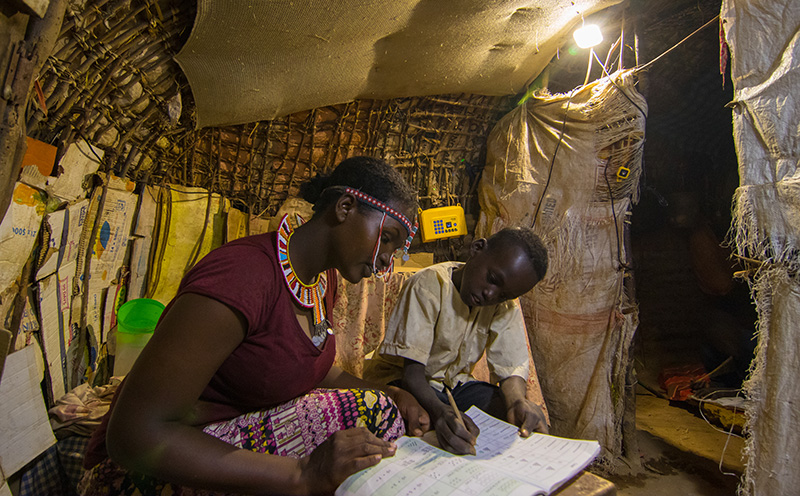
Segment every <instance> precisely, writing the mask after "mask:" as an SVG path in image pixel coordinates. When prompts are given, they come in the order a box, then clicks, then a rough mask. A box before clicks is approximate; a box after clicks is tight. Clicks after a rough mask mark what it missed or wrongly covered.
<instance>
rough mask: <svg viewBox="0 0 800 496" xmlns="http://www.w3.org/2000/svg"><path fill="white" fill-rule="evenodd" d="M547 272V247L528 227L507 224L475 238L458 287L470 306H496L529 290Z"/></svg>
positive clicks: (462, 297) (463, 298) (465, 301)
mask: <svg viewBox="0 0 800 496" xmlns="http://www.w3.org/2000/svg"><path fill="white" fill-rule="evenodd" d="M546 273H547V249H546V248H545V247H544V244H543V243H542V241H541V239H539V237H538V236H536V235H535V234H534V233H533V230H532V229H530V228H527V227H507V228H505V229H503V230H501V231H499V232H497V233H496V234H494V235H493V236H491V237H489V239H484V238H481V239H477V240H475V241H473V242H472V245H471V246H470V256H469V259H468V260H467V263H466V264H464V267H463V268H462V270H461V274H460V276H459V281H458V283H460V284H458V286H459V294H460V296H461V299H462V300H463V301H464V303H466V304H467V305H469V306H485V305H496V304H498V303H502V302H504V301H506V300H512V299H514V298H518V297H520V296H522V295H523V294H525V293H527V292H528V291H530V290H531V289H532V288H533V287H534V286H535V285H536V283H538V282H539V281H541V280H542V278H543V277H544V276H545V274H546Z"/></svg>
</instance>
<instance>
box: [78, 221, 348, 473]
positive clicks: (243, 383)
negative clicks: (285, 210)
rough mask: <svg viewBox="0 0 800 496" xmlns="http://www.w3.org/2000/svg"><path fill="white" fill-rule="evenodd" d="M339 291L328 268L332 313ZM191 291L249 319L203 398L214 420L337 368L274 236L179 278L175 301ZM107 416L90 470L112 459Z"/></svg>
mask: <svg viewBox="0 0 800 496" xmlns="http://www.w3.org/2000/svg"><path fill="white" fill-rule="evenodd" d="M336 286H337V282H336V272H335V271H334V270H330V271H328V291H327V293H326V295H325V306H326V312H327V314H328V315H330V312H331V309H332V308H333V301H334V298H335V292H336ZM186 293H195V294H201V295H204V296H208V297H210V298H214V299H216V300H218V301H221V302H222V303H225V304H226V305H228V306H230V307H232V308H234V309H236V310H238V311H239V312H241V314H242V315H243V316H244V317H245V319H246V320H247V322H248V329H247V331H246V336H245V339H244V341H243V342H242V344H240V345H239V346H238V347H237V348H236V349H235V350H234V351H233V353H232V354H231V355H230V356H229V357H228V358H227V359H226V360H225V361H224V362H223V363H222V365H221V366H220V368H219V369H218V370H217V372H216V373H215V374H214V376H213V377H212V379H211V381H210V382H209V384H208V386H206V388H205V390H204V391H203V393H202V395H201V396H200V400H202V401H206V402H209V403H210V404H211V405H210V410H211V412H212V414H213V418H211V419H209V421H220V420H228V419H231V418H234V417H237V416H238V415H241V414H243V413H247V412H251V411H256V410H262V409H266V408H269V407H273V406H276V405H279V404H281V403H284V402H286V401H289V400H291V399H293V398H296V397H298V396H301V395H303V394H305V393H307V392H308V391H310V390H311V389H313V388H314V387H315V386H316V385H317V384H319V382H320V381H321V380H322V379H323V378H324V377H325V375H326V374H327V373H328V371H329V370H330V368H331V366H332V365H333V361H334V358H335V356H336V340H335V339H332V338H331V339H327V340H326V341H325V343H324V344H323V347H322V349H321V350H320V349H318V348H317V347H316V346H314V345H313V344H312V343H311V340H310V339H309V338H308V336H306V334H305V333H304V332H303V329H302V328H301V327H300V324H299V322H298V321H297V317H296V316H295V313H294V303H293V302H294V300H293V298H292V295H291V294H290V293H289V290H288V288H287V287H286V283H285V281H284V279H283V273H282V271H281V268H280V264H279V262H278V256H277V249H276V233H274V232H271V233H266V234H259V235H255V236H249V237H246V238H240V239H237V240H235V241H232V242H230V243H227V244H225V245H224V246H222V247H220V248H217V249H216V250H214V251H212V252H211V253H209V254H208V255H206V256H205V257H204V258H203V259H202V260H201V261H200V262H198V264H197V265H195V266H194V267H193V268H192V269H191V270H190V271H189V272H188V273H187V274H186V275H185V276H184V278H183V280H182V281H181V285H180V287H179V289H178V294H177V296H180V295H182V294H186ZM177 296H176V298H177ZM173 301H174V300H173ZM171 305H172V303H170V304H169V305H167V308H166V310H165V311H164V314H166V313H167V312H168V311H169V309H170V307H171ZM155 332H158V329H156V331H155ZM164 380H169V379H168V378H164ZM119 389H120V390H121V389H122V387H120V388H119ZM117 394H119V391H118V392H117ZM115 399H116V397H115ZM113 408H114V404H113V403H112V405H111V409H113ZM207 411H208V409H206V408H204V412H207ZM109 415H110V411H109ZM109 415H106V417H105V418H104V419H103V422H102V424H101V425H100V427H99V428H98V429H97V431H95V433H94V435H93V439H92V442H91V443H90V446H89V453H88V454H87V459H86V462H85V466H87V467H92V466H93V465H94V464H96V463H98V462H99V461H102V460H103V459H104V458H105V457H106V453H105V429H106V425H107V423H108V417H109ZM95 438H96V439H95Z"/></svg>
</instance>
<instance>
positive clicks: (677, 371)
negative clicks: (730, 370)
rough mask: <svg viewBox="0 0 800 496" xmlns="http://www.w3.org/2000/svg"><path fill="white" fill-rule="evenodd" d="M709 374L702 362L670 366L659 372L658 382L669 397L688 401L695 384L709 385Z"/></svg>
mask: <svg viewBox="0 0 800 496" xmlns="http://www.w3.org/2000/svg"><path fill="white" fill-rule="evenodd" d="M708 382H709V380H708V374H707V373H706V369H705V367H703V366H702V365H700V364H690V365H681V366H677V367H668V368H665V369H663V370H662V371H661V373H660V374H658V384H659V386H661V388H662V389H663V390H664V391H666V393H667V397H668V398H669V399H671V400H675V401H686V400H687V399H688V398H689V396H691V395H692V390H693V386H694V385H695V384H696V385H697V386H698V387H699V386H705V385H708Z"/></svg>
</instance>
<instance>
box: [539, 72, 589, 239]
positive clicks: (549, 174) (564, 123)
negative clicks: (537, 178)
mask: <svg viewBox="0 0 800 496" xmlns="http://www.w3.org/2000/svg"><path fill="white" fill-rule="evenodd" d="M577 89H578V88H574V89H573V90H572V91H571V92H570V94H569V99H568V100H567V106H566V107H565V108H564V120H563V121H561V132H560V133H559V134H558V141H557V142H556V148H555V150H553V157H552V158H551V159H550V168H549V169H548V171H547V180H546V181H545V183H544V188H543V189H542V195H541V196H540V197H539V203H537V204H536V211H535V212H534V213H533V220H532V222H531V228H533V227H534V226H535V225H536V218H537V217H538V216H539V208H540V207H541V206H542V202H543V201H544V196H545V193H547V188H548V187H549V186H550V179H552V177H553V166H554V165H555V163H556V154H557V153H558V149H559V147H560V146H561V142H562V141H564V131H565V130H566V128H567V113H568V112H569V105H570V103H572V97H574V96H575V92H576V91H577Z"/></svg>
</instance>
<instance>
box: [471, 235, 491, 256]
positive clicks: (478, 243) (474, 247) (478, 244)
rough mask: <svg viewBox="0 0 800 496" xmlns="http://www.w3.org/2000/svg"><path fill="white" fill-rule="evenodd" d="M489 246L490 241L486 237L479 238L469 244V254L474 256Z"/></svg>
mask: <svg viewBox="0 0 800 496" xmlns="http://www.w3.org/2000/svg"><path fill="white" fill-rule="evenodd" d="M487 248H489V242H488V241H487V240H486V238H478V239H476V240H475V241H473V242H472V244H471V245H469V256H470V257H474V256H475V255H477V254H478V253H480V252H482V251H484V250H486V249H487Z"/></svg>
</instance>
